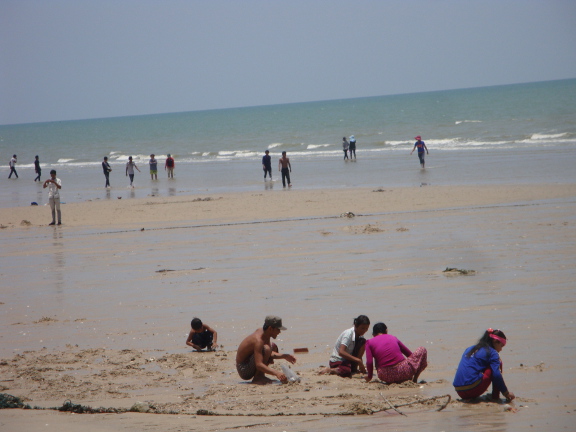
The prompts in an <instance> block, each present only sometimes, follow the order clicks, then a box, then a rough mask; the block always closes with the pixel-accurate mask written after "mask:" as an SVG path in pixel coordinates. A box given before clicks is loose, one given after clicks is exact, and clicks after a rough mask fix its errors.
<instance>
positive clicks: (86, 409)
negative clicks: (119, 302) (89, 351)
mask: <svg viewBox="0 0 576 432" xmlns="http://www.w3.org/2000/svg"><path fill="white" fill-rule="evenodd" d="M380 396H382V393H380ZM382 398H384V396H382ZM442 398H448V400H447V401H446V402H445V403H444V404H443V405H442V406H441V407H440V408H438V409H437V410H436V411H442V410H443V409H444V408H446V407H447V406H448V404H449V403H450V401H451V400H452V397H451V396H450V395H449V394H445V395H442V396H434V397H430V398H427V399H420V400H416V401H413V402H408V403H403V404H399V405H392V403H391V402H390V401H389V400H387V399H386V398H384V400H385V401H386V402H387V403H388V404H389V405H390V407H384V408H382V409H379V410H372V409H370V408H366V407H357V408H355V409H350V410H348V411H341V412H330V413H322V412H317V413H305V412H299V413H284V412H278V413H274V414H264V413H219V412H216V411H211V410H207V409H199V410H197V411H196V412H195V413H183V412H180V411H158V410H155V409H154V408H153V407H147V409H142V407H139V406H137V405H138V404H135V405H134V406H133V407H132V408H129V409H126V408H104V407H99V408H92V407H91V406H87V405H80V404H74V403H72V401H70V400H67V401H65V402H64V404H62V406H61V407H51V408H43V407H37V406H35V407H32V406H30V405H28V404H24V403H23V402H22V400H21V399H20V398H18V397H16V396H12V395H9V394H6V393H0V409H3V408H22V409H35V410H55V411H61V412H73V413H76V414H102V413H114V414H122V413H126V412H142V413H150V414H178V415H198V416H219V417H279V416H286V417H291V416H324V417H330V416H349V415H361V414H375V413H377V412H381V411H387V410H390V409H393V410H394V411H396V412H398V413H400V414H402V415H404V416H405V415H406V414H404V413H402V412H400V411H399V410H398V409H397V408H400V407H404V406H410V405H416V404H422V403H427V402H431V401H435V400H437V399H442Z"/></svg>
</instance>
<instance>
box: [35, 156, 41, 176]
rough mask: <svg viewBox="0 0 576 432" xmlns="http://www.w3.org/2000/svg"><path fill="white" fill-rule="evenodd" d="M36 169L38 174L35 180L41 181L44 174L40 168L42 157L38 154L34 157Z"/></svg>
mask: <svg viewBox="0 0 576 432" xmlns="http://www.w3.org/2000/svg"><path fill="white" fill-rule="evenodd" d="M34 171H35V172H36V174H37V175H36V178H35V179H34V181H41V180H40V176H41V175H42V168H40V159H39V158H38V155H36V157H35V158H34Z"/></svg>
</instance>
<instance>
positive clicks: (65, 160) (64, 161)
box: [58, 159, 74, 163]
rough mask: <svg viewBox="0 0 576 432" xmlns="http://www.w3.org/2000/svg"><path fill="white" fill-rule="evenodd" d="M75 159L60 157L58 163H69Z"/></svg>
mask: <svg viewBox="0 0 576 432" xmlns="http://www.w3.org/2000/svg"><path fill="white" fill-rule="evenodd" d="M73 160H74V159H58V163H68V162H72V161H73Z"/></svg>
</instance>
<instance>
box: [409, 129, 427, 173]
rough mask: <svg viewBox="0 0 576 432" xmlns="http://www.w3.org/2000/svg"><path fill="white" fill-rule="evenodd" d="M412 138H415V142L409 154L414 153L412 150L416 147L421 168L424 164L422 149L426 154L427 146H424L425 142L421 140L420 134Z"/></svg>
mask: <svg viewBox="0 0 576 432" xmlns="http://www.w3.org/2000/svg"><path fill="white" fill-rule="evenodd" d="M414 139H415V140H416V142H415V143H414V148H412V151H411V152H410V154H412V153H414V150H415V149H416V148H418V159H420V166H421V167H422V169H424V164H425V162H424V151H426V154H428V147H426V143H424V141H422V137H421V136H420V135H418V136H417V137H415V138H414Z"/></svg>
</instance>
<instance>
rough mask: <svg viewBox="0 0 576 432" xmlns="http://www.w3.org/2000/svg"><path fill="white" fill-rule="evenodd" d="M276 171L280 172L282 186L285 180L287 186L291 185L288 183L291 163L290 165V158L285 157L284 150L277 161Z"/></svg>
mask: <svg viewBox="0 0 576 432" xmlns="http://www.w3.org/2000/svg"><path fill="white" fill-rule="evenodd" d="M278 171H280V172H281V173H282V186H284V187H286V180H288V187H292V183H290V173H291V172H292V165H290V159H288V158H287V157H286V152H285V151H283V152H282V157H281V158H280V160H279V161H278Z"/></svg>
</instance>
